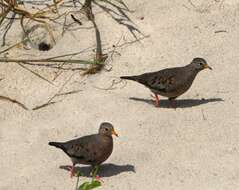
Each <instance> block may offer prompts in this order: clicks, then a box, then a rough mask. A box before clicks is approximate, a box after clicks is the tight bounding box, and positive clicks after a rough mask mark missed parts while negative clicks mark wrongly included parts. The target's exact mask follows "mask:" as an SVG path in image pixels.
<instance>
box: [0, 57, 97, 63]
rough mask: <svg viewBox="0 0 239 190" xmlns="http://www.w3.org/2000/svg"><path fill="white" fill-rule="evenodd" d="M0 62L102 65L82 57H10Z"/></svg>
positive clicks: (0, 59)
mask: <svg viewBox="0 0 239 190" xmlns="http://www.w3.org/2000/svg"><path fill="white" fill-rule="evenodd" d="M0 62H7V63H9V62H16V63H22V62H36V63H42V62H48V63H49V62H51V63H64V62H65V63H75V64H87V65H101V63H99V62H97V61H86V60H80V59H8V58H0Z"/></svg>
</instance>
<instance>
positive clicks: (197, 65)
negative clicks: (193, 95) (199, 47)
mask: <svg viewBox="0 0 239 190" xmlns="http://www.w3.org/2000/svg"><path fill="white" fill-rule="evenodd" d="M190 65H191V66H192V67H193V69H195V70H198V71H201V70H203V69H210V70H212V68H211V67H210V66H209V65H208V64H207V61H206V60H205V59H203V58H199V57H196V58H194V59H193V60H192V62H191V64H190Z"/></svg>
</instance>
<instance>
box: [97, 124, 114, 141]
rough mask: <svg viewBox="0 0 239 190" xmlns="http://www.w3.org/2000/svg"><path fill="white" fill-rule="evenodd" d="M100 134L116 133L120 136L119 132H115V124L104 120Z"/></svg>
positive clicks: (110, 134)
mask: <svg viewBox="0 0 239 190" xmlns="http://www.w3.org/2000/svg"><path fill="white" fill-rule="evenodd" d="M99 134H102V135H107V136H112V135H115V136H116V137H118V134H117V133H116V132H115V130H114V127H113V125H112V124H111V123H108V122H103V123H101V124H100V129H99Z"/></svg>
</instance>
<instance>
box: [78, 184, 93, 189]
mask: <svg viewBox="0 0 239 190" xmlns="http://www.w3.org/2000/svg"><path fill="white" fill-rule="evenodd" d="M89 185H90V183H89V182H85V183H82V184H81V185H80V187H79V188H78V190H88V186H89Z"/></svg>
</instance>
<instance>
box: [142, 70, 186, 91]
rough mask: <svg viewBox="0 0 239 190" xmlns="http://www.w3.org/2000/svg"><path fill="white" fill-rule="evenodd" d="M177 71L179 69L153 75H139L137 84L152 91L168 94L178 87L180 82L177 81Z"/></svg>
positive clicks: (162, 71)
mask: <svg viewBox="0 0 239 190" xmlns="http://www.w3.org/2000/svg"><path fill="white" fill-rule="evenodd" d="M179 70H180V68H171V69H164V70H161V71H158V72H153V73H145V74H143V75H140V79H139V82H140V83H142V84H144V85H145V86H147V87H148V88H150V89H152V90H156V91H161V92H168V91H171V90H173V89H174V88H177V87H178V86H179V85H180V81H179V80H178V76H179V74H180V72H179ZM182 78H183V76H182Z"/></svg>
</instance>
